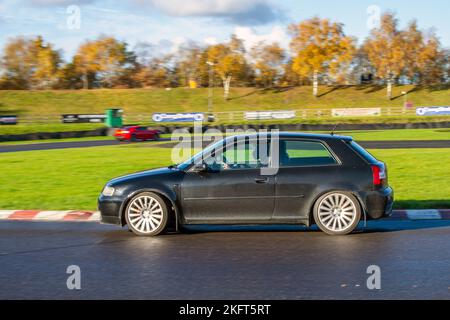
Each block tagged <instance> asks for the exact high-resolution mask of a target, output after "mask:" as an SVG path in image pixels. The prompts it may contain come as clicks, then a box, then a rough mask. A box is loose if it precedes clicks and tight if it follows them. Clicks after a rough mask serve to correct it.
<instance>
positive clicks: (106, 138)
mask: <svg viewBox="0 0 450 320" xmlns="http://www.w3.org/2000/svg"><path fill="white" fill-rule="evenodd" d="M96 140H114V137H110V136H98V137H84V138H67V139H43V140H25V141H6V142H0V146H15V145H23V144H39V143H55V142H82V141H96Z"/></svg>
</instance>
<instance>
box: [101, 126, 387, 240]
mask: <svg viewBox="0 0 450 320" xmlns="http://www.w3.org/2000/svg"><path fill="white" fill-rule="evenodd" d="M392 205H393V190H392V188H391V187H389V185H388V179H387V168H386V165H385V164H384V163H383V162H380V161H379V160H377V159H376V158H374V157H373V156H372V155H371V154H370V153H368V152H367V151H366V150H364V149H363V148H362V147H361V146H359V145H358V144H357V143H356V142H354V141H353V139H352V138H351V137H344V136H335V135H312V134H297V133H277V134H276V135H275V134H255V135H241V136H233V137H229V138H226V139H224V140H222V141H220V142H218V143H215V144H213V145H211V146H209V147H207V148H206V149H204V150H203V151H202V152H200V153H199V154H197V155H195V156H194V157H192V158H191V159H189V160H187V161H185V162H183V163H181V164H179V165H174V166H170V167H166V168H161V169H155V170H149V171H144V172H140V173H135V174H131V175H127V176H124V177H119V178H116V179H113V180H111V181H110V182H108V183H107V185H106V186H105V187H104V189H103V191H102V193H101V195H100V197H99V201H98V207H99V210H100V212H101V219H102V222H103V223H109V224H117V225H122V226H125V225H128V227H129V228H130V229H131V230H132V231H133V232H134V233H135V234H137V235H140V236H154V235H158V234H160V233H161V232H163V231H165V230H166V229H167V227H168V226H169V225H174V226H175V227H176V229H177V230H179V229H180V227H183V226H187V225H199V224H201V225H205V224H206V225H207V224H214V225H249V224H251V225H255V224H258V225H259V224H261V225H262V224H270V225H279V224H296V225H306V226H311V225H313V224H316V225H317V226H318V227H319V228H320V229H321V230H322V231H324V232H326V233H327V234H330V235H345V234H349V233H351V232H352V231H353V230H354V229H355V228H356V227H357V226H358V223H359V222H360V220H361V219H380V218H382V217H384V216H388V215H390V213H391V211H392Z"/></svg>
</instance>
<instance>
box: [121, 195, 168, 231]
mask: <svg viewBox="0 0 450 320" xmlns="http://www.w3.org/2000/svg"><path fill="white" fill-rule="evenodd" d="M145 199H147V200H145ZM151 199H153V200H151ZM145 201H148V202H145ZM153 201H155V202H153ZM144 202H145V205H144ZM156 202H157V203H158V205H159V207H156V209H155V210H154V212H153V211H152V212H150V211H151V210H150V207H152V206H154V205H156ZM140 207H142V210H141V209H139V208H140ZM159 209H160V210H159ZM138 212H139V216H138ZM124 215H125V220H126V222H127V225H128V228H130V230H131V231H132V232H133V233H134V234H135V235H137V236H146V237H151V236H156V235H159V234H161V233H162V232H164V231H165V230H166V226H167V222H168V220H169V209H168V207H167V204H166V202H165V201H164V199H163V198H162V197H160V196H159V195H158V194H156V193H153V192H142V193H139V194H137V195H135V196H134V197H133V198H132V199H131V200H130V201H129V202H128V204H127V207H126V209H125V212H124ZM153 226H154V228H153Z"/></svg>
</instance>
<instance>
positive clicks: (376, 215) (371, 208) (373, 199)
mask: <svg viewBox="0 0 450 320" xmlns="http://www.w3.org/2000/svg"><path fill="white" fill-rule="evenodd" d="M393 206H394V190H393V189H392V188H391V187H388V188H384V189H382V190H378V191H373V192H369V193H367V194H366V197H365V209H366V213H367V215H368V217H369V218H371V219H381V218H385V217H389V216H390V215H391V214H392V209H393Z"/></svg>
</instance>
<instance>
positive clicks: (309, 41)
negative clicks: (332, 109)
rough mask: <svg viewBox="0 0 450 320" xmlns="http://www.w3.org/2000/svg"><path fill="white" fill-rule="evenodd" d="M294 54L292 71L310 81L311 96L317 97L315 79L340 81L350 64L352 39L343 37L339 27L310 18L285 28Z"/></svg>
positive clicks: (353, 49) (341, 26)
mask: <svg viewBox="0 0 450 320" xmlns="http://www.w3.org/2000/svg"><path fill="white" fill-rule="evenodd" d="M289 31H290V33H291V35H292V41H291V44H290V47H291V51H292V52H293V54H294V58H293V64H292V69H293V70H294V71H295V72H296V73H297V74H298V75H300V76H303V77H309V76H312V78H313V95H314V96H317V95H318V83H319V77H322V78H324V77H327V79H329V80H330V81H332V82H340V81H342V79H343V78H345V72H346V71H347V70H348V66H349V65H350V63H351V62H352V59H353V54H354V52H355V50H356V45H355V42H356V41H355V39H354V38H352V37H349V36H346V35H345V34H344V31H343V25H342V24H340V23H336V22H331V21H329V20H328V19H320V18H319V17H314V18H312V19H310V20H306V21H303V22H301V23H299V24H293V25H290V26H289Z"/></svg>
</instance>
